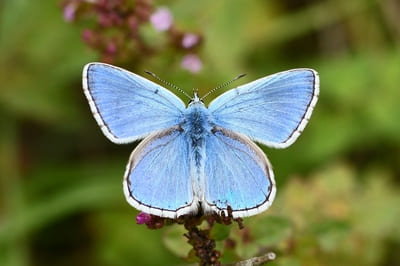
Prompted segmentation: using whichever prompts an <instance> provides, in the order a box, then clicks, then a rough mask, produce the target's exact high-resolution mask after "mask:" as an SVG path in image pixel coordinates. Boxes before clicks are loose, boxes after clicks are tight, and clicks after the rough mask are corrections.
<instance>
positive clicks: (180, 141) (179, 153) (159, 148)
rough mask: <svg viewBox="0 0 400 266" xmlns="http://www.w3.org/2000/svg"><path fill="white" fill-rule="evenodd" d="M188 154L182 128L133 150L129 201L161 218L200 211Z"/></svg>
mask: <svg viewBox="0 0 400 266" xmlns="http://www.w3.org/2000/svg"><path fill="white" fill-rule="evenodd" d="M188 157H189V151H188V143H187V140H186V139H185V136H184V134H182V130H181V129H180V128H179V127H174V128H171V129H168V130H164V131H160V132H157V133H154V134H151V135H150V136H148V137H147V138H145V139H144V140H143V141H142V142H141V143H140V144H139V145H138V146H137V147H136V149H135V150H134V151H133V152H132V155H131V157H130V159H129V163H128V165H127V168H126V172H125V177H124V191H125V196H126V199H127V201H128V202H129V203H130V204H131V205H132V206H134V207H135V208H137V209H139V210H141V211H144V212H146V213H150V214H154V215H157V216H161V217H169V218H176V217H177V216H180V215H183V214H188V213H197V204H198V203H197V200H195V199H194V194H193V188H192V182H191V179H190V174H189V172H190V169H189V160H188Z"/></svg>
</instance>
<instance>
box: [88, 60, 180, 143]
mask: <svg viewBox="0 0 400 266" xmlns="http://www.w3.org/2000/svg"><path fill="white" fill-rule="evenodd" d="M83 88H84V92H85V95H86V98H87V99H88V101H89V104H90V108H91V110H92V112H93V115H94V117H95V118H96V121H97V123H98V124H99V126H100V127H101V129H102V131H103V133H104V134H105V135H106V136H107V137H108V138H109V139H110V140H111V141H113V142H115V143H128V142H132V141H135V140H137V139H141V138H143V137H145V136H146V135H148V134H150V133H152V132H154V131H158V130H163V129H167V128H170V127H173V126H175V125H177V124H180V123H181V122H182V120H183V112H184V110H185V105H184V103H183V102H182V101H181V100H180V99H179V98H178V97H177V96H175V95H174V94H173V93H171V92H170V91H168V90H167V89H165V88H163V87H161V86H159V85H157V84H155V83H153V82H151V81H149V80H147V79H145V78H143V77H140V76H138V75H136V74H134V73H131V72H129V71H126V70H124V69H121V68H118V67H115V66H111V65H108V64H103V63H90V64H87V65H86V66H85V68H84V70H83Z"/></svg>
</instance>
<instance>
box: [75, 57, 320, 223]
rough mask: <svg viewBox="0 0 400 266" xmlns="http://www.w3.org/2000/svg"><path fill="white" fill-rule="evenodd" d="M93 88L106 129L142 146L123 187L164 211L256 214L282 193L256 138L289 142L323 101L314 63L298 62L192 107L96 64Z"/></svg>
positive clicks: (92, 99) (154, 210)
mask: <svg viewBox="0 0 400 266" xmlns="http://www.w3.org/2000/svg"><path fill="white" fill-rule="evenodd" d="M83 89H84V92H85V95H86V97H87V99H88V101H89V105H90V108H91V110H92V112H93V115H94V117H95V119H96V121H97V123H98V124H99V126H100V127H101V130H102V131H103V133H104V135H105V136H106V137H107V138H109V139H110V140H111V141H112V142H114V143H118V144H124V143H130V142H133V141H136V140H139V139H143V138H144V140H143V141H142V142H141V143H140V144H139V145H138V146H137V147H136V149H135V150H134V151H133V152H132V154H131V156H130V158H129V162H128V165H127V167H126V171H125V175H124V181H123V189H124V193H125V196H126V199H127V201H128V202H129V203H130V204H131V205H132V206H133V207H135V208H137V209H139V210H141V211H143V212H146V213H150V214H154V215H157V216H161V217H169V218H176V217H179V216H181V215H185V214H197V213H199V212H202V213H204V214H211V213H217V214H219V215H222V214H223V213H224V214H225V215H228V210H229V213H230V214H231V215H232V216H233V217H234V218H236V217H245V216H251V215H255V214H257V213H260V212H262V211H264V210H266V209H267V208H268V207H269V206H271V204H272V201H273V200H274V198H275V193H276V186H275V180H274V173H273V172H272V167H271V164H270V162H269V161H268V159H267V157H266V156H265V154H264V153H263V151H262V150H261V149H260V148H259V147H258V146H257V145H256V144H255V143H254V142H253V141H252V140H254V141H256V142H259V143H261V144H264V145H266V146H270V147H273V148H286V147H288V146H289V145H291V144H292V143H293V142H294V141H295V140H296V139H297V137H298V136H299V135H300V133H301V132H302V131H303V129H304V127H305V126H306V124H307V122H308V120H309V119H310V116H311V113H312V111H313V109H314V106H315V104H316V102H317V99H318V94H319V78H318V74H317V72H316V71H314V70H312V69H306V68H304V69H293V70H288V71H284V72H280V73H277V74H274V75H270V76H267V77H264V78H261V79H258V80H256V81H253V82H251V83H248V84H245V85H242V86H239V87H237V88H235V89H231V90H229V91H227V92H225V93H224V94H222V95H221V96H219V97H217V98H216V99H215V100H213V101H212V102H211V103H210V105H209V107H208V108H207V107H205V105H204V103H203V102H202V99H201V98H199V97H198V96H197V94H194V97H193V98H192V99H191V101H190V103H189V104H188V106H187V107H186V106H185V104H184V103H183V102H182V101H181V100H180V99H179V98H178V97H177V96H176V95H174V94H173V93H172V92H170V91H169V90H167V89H165V88H163V87H161V86H160V85H158V84H155V83H154V82H152V81H149V80H147V79H145V78H143V77H141V76H138V75H136V74H134V73H131V72H128V71H126V70H124V69H121V68H118V67H115V66H112V65H108V64H103V63H89V64H87V65H86V66H85V68H84V70H83Z"/></svg>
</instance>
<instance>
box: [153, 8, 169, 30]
mask: <svg viewBox="0 0 400 266" xmlns="http://www.w3.org/2000/svg"><path fill="white" fill-rule="evenodd" d="M150 22H151V24H153V27H154V28H155V29H156V30H157V31H166V30H168V29H169V28H171V26H172V22H173V18H172V14H171V12H170V11H169V9H168V8H166V7H160V8H158V9H157V10H156V12H154V13H153V14H152V15H151V16H150Z"/></svg>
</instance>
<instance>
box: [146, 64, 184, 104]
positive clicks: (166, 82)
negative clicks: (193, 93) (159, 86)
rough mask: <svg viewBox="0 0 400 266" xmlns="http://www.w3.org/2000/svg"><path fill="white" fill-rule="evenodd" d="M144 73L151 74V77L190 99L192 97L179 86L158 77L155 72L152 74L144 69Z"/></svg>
mask: <svg viewBox="0 0 400 266" xmlns="http://www.w3.org/2000/svg"><path fill="white" fill-rule="evenodd" d="M144 72H145V73H146V74H149V75H150V76H152V77H153V78H155V79H157V80H158V81H160V82H162V83H164V84H165V85H167V86H170V87H171V88H174V89H175V90H177V91H179V92H181V93H182V94H184V95H185V96H186V97H188V98H189V99H192V97H190V96H189V94H187V93H186V92H185V91H184V90H182V89H181V88H179V87H178V86H176V85H174V84H172V83H171V82H168V81H165V80H163V79H161V78H160V77H158V76H157V75H156V74H154V73H153V72H150V71H148V70H145V71H144Z"/></svg>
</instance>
